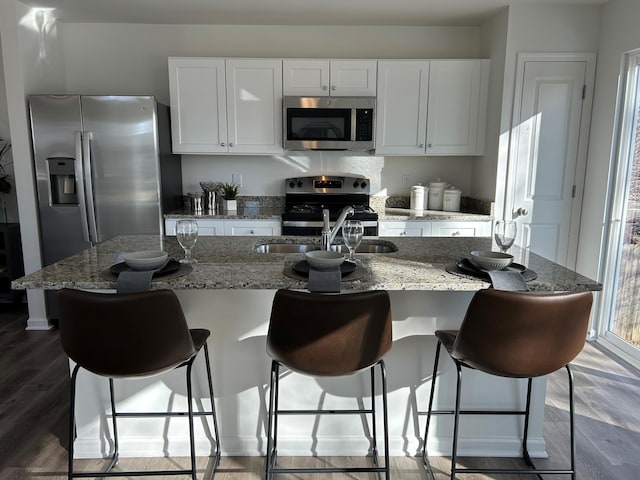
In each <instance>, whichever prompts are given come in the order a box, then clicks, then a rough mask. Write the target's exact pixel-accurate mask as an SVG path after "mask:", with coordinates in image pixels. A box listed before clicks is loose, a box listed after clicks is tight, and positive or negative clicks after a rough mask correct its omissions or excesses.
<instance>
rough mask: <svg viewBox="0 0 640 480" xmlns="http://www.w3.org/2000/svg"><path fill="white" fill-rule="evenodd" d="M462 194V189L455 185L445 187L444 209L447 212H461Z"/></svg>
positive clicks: (443, 195)
mask: <svg viewBox="0 0 640 480" xmlns="http://www.w3.org/2000/svg"><path fill="white" fill-rule="evenodd" d="M461 196H462V190H460V189H458V188H456V187H454V186H451V187H448V188H445V190H444V192H443V194H442V210H444V211H445V212H459V211H460V197H461Z"/></svg>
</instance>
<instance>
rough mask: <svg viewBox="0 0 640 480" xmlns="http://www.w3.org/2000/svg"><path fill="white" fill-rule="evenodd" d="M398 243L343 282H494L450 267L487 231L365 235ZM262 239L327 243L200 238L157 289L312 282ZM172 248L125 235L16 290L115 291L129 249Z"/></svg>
mask: <svg viewBox="0 0 640 480" xmlns="http://www.w3.org/2000/svg"><path fill="white" fill-rule="evenodd" d="M372 241H375V242H380V243H385V244H388V243H393V244H394V245H395V246H397V248H398V251H396V252H393V253H387V254H358V255H357V256H358V259H360V260H361V267H362V268H364V270H365V272H364V273H365V274H364V275H363V276H361V277H360V278H359V279H356V280H352V281H350V280H349V279H348V277H345V279H344V280H343V282H342V290H343V291H347V290H375V289H384V290H423V291H475V290H478V289H481V288H486V287H487V286H488V285H489V284H488V282H486V281H483V280H480V279H477V278H473V277H469V276H462V275H457V274H453V273H449V272H448V271H447V270H446V268H447V267H449V266H452V265H455V263H456V262H457V261H458V260H459V259H460V258H463V257H466V256H468V254H469V252H470V251H473V250H489V249H491V240H490V239H489V238H486V237H478V238H451V237H415V238H392V239H382V238H381V239H376V238H370V239H365V240H364V241H363V243H368V242H372ZM262 243H319V239H316V238H310V237H263V238H260V237H223V236H218V237H200V238H199V239H198V243H197V244H196V247H195V248H194V250H193V255H194V257H195V258H196V259H197V260H198V263H196V264H194V265H193V271H191V272H190V273H188V274H185V275H183V276H177V277H176V276H172V275H169V276H167V277H158V278H156V279H154V281H153V284H152V288H154V289H159V288H169V289H174V290H183V289H245V290H260V289H278V288H291V289H306V288H307V281H306V280H301V279H294V278H291V277H289V276H286V275H285V274H284V269H285V268H288V267H290V266H291V265H293V264H294V263H296V262H298V261H300V260H302V259H303V258H304V256H303V254H301V253H295V254H274V253H257V252H254V251H253V247H254V246H256V245H259V244H262ZM155 249H164V250H166V251H167V252H168V253H169V255H170V256H171V257H173V258H182V256H183V253H182V249H181V248H180V246H179V245H178V243H177V241H176V239H175V237H159V236H155V235H142V236H120V237H116V238H114V239H111V240H108V241H106V242H104V243H101V244H99V245H97V246H95V247H91V248H89V249H87V250H85V251H83V252H81V253H79V254H77V255H74V256H72V257H69V258H67V259H64V260H62V261H60V262H57V263H55V264H53V265H50V266H48V267H45V268H43V269H42V270H39V271H37V272H34V273H32V274H30V275H27V276H25V277H22V278H20V279H17V280H14V281H13V282H12V288H13V289H45V290H56V289H60V288H65V287H69V288H82V289H115V287H116V283H115V281H114V279H113V278H112V276H110V274H108V270H109V267H110V266H112V265H114V264H115V263H118V262H119V259H120V258H121V257H120V255H121V254H122V253H123V252H132V251H139V250H155ZM512 250H513V251H512V252H511V253H513V254H514V255H515V261H516V262H518V263H520V264H523V265H526V266H528V268H530V269H532V270H534V271H535V272H536V273H537V274H538V277H537V279H535V280H532V281H531V282H529V287H530V289H531V290H536V291H558V290H571V291H573V290H600V289H601V285H600V284H599V283H597V282H595V281H593V280H591V279H589V278H586V277H584V276H582V275H580V274H578V273H576V272H573V271H571V270H568V269H566V268H564V267H561V266H560V265H558V264H556V263H554V262H551V261H549V260H546V259H544V258H542V257H540V256H538V255H535V254H529V255H528V257H527V258H524V257H523V256H522V252H520V251H519V250H518V249H517V248H515V247H514V248H512Z"/></svg>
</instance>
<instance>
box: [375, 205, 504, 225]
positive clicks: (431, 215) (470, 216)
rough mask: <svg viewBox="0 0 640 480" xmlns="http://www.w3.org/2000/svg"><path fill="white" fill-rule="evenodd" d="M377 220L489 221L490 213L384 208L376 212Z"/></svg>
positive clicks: (490, 218) (491, 218)
mask: <svg viewBox="0 0 640 480" xmlns="http://www.w3.org/2000/svg"><path fill="white" fill-rule="evenodd" d="M378 220H405V221H417V220H422V221H424V220H427V221H429V220H440V221H450V222H489V221H492V220H493V217H492V216H491V215H484V214H481V213H469V212H444V211H442V210H422V211H416V210H410V209H408V208H389V207H387V208H385V210H384V213H383V214H378Z"/></svg>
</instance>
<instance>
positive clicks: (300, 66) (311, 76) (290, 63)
mask: <svg viewBox="0 0 640 480" xmlns="http://www.w3.org/2000/svg"><path fill="white" fill-rule="evenodd" d="M282 88H283V91H284V94H285V95H295V96H307V97H324V96H327V95H329V60H283V61H282Z"/></svg>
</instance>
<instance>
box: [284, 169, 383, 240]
mask: <svg viewBox="0 0 640 480" xmlns="http://www.w3.org/2000/svg"><path fill="white" fill-rule="evenodd" d="M285 182H286V196H285V210H284V212H283V213H282V234H283V235H314V236H319V235H320V234H321V232H322V225H323V219H322V210H323V209H328V210H329V220H330V225H331V227H333V225H334V224H335V221H336V219H337V218H338V216H339V215H340V212H341V211H342V209H343V208H344V207H346V206H352V207H353V208H354V210H355V212H354V213H353V215H351V216H349V217H348V218H349V219H352V220H361V221H362V223H363V224H364V234H365V236H377V235H378V214H377V213H376V212H375V211H373V210H372V209H371V208H370V207H369V192H370V187H369V184H370V182H369V179H368V178H362V177H346V176H345V177H343V176H335V175H321V176H314V177H294V178H287V179H286V180H285Z"/></svg>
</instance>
